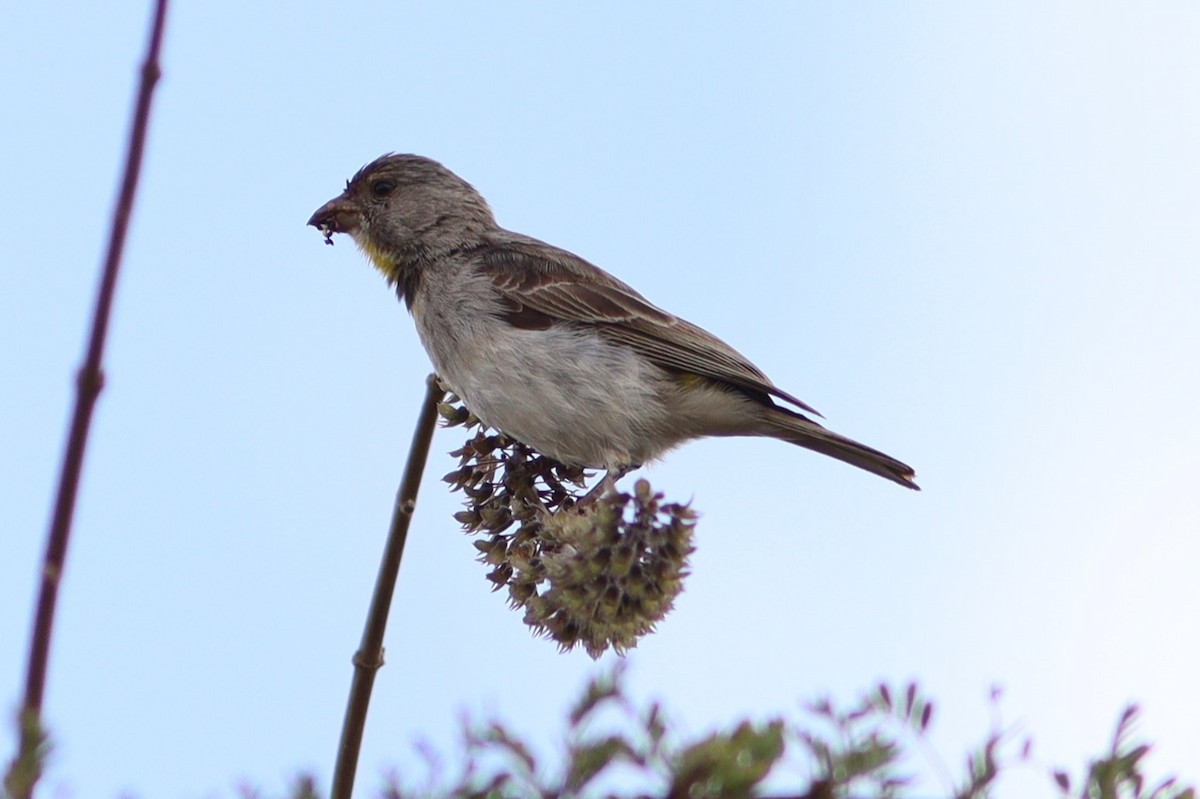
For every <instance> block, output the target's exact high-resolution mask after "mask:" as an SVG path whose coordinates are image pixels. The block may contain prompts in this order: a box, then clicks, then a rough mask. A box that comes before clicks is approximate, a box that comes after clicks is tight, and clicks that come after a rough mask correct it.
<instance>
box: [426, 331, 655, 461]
mask: <svg viewBox="0 0 1200 799" xmlns="http://www.w3.org/2000/svg"><path fill="white" fill-rule="evenodd" d="M489 332H490V333H491V335H488V336H478V337H475V339H474V340H473V341H472V342H470V343H464V345H463V346H459V347H456V348H454V350H452V351H449V352H443V353H437V354H435V353H433V352H432V351H431V352H430V354H431V355H432V356H434V365H435V367H436V368H437V369H438V373H439V375H440V376H441V377H442V379H443V380H445V381H446V382H447V383H448V384H449V385H450V387H451V388H452V389H453V390H454V392H455V393H456V394H458V395H459V396H460V397H462V399H463V402H465V403H466V405H467V407H468V408H469V409H470V410H471V411H472V412H473V413H474V414H475V415H476V416H478V417H479V418H480V419H481V420H482V421H483V422H484V423H485V424H487V425H489V426H491V427H495V428H497V429H499V430H501V431H503V432H504V433H505V434H507V435H509V436H511V437H512V438H515V439H516V440H518V441H520V442H521V443H523V444H526V445H528V446H530V447H533V448H534V449H536V450H537V451H538V452H540V453H542V454H543V455H546V456H548V457H551V458H553V459H555V460H557V461H560V462H562V463H566V464H571V465H576V466H589V467H593V468H606V469H610V468H621V467H626V466H632V465H637V464H641V463H644V462H646V461H648V460H651V459H653V458H655V457H657V456H659V455H661V454H662V453H663V452H664V451H665V450H667V449H669V448H670V447H671V446H673V445H674V444H676V443H678V441H677V440H671V439H670V438H669V437H664V434H663V431H664V430H666V429H667V428H668V424H667V417H668V409H667V408H666V406H665V403H664V401H663V396H664V383H665V382H666V381H668V380H669V378H668V377H667V375H666V373H665V372H663V371H662V370H661V369H659V368H658V367H656V366H654V365H653V364H651V363H649V362H646V361H644V360H642V359H641V358H640V357H639V356H637V355H636V354H635V353H633V352H632V351H630V350H629V349H627V348H625V347H622V346H619V345H614V344H611V343H609V342H607V341H605V340H604V339H603V338H601V336H600V335H599V334H598V333H596V332H594V331H587V330H580V329H578V328H570V327H566V326H561V327H559V326H556V327H551V328H549V329H547V330H521V329H517V328H511V327H508V326H503V327H501V328H500V329H498V330H493V331H489Z"/></svg>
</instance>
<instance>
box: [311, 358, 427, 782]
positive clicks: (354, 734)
mask: <svg viewBox="0 0 1200 799" xmlns="http://www.w3.org/2000/svg"><path fill="white" fill-rule="evenodd" d="M426 384H427V386H428V390H427V391H426V393H425V402H424V404H423V405H422V406H421V413H420V416H418V417H417V427H416V430H414V431H413V440H412V448H411V449H409V452H408V462H407V463H406V464H405V465H404V475H403V477H401V480H400V490H399V492H397V494H396V506H395V508H394V509H393V511H392V526H391V530H390V531H389V532H388V539H387V544H386V545H385V546H384V550H383V558H382V560H381V561H380V563H379V575H378V576H377V577H376V578H375V593H374V594H373V595H372V596H371V607H370V609H369V610H368V612H367V623H366V626H365V627H364V628H363V635H362V642H361V643H360V644H359V647H358V651H357V652H355V653H354V658H353V663H354V679H353V681H352V682H351V683H350V698H349V700H348V701H347V703H346V716H345V719H344V720H343V722H342V739H341V741H340V742H339V743H338V753H337V762H336V764H335V765H334V769H333V786H332V788H331V789H330V794H329V795H330V797H331V799H350V795H351V793H353V791H354V774H355V770H356V769H357V768H358V753H359V749H360V748H361V746H362V736H363V727H364V726H365V725H366V723H367V706H368V705H369V704H370V702H371V688H372V686H373V685H374V684H375V672H377V671H378V670H379V669H380V667H382V666H383V633H384V630H385V629H386V627H387V617H388V610H389V609H390V608H391V605H392V593H393V591H394V590H395V588H396V576H397V574H398V573H399V571H400V558H401V557H402V556H403V554H404V542H405V539H407V537H408V524H409V522H410V521H412V515H413V509H414V508H415V507H416V503H417V490H418V489H419V488H420V487H421V474H422V472H424V470H425V460H426V458H427V457H428V455H429V442H430V440H431V439H432V438H433V430H434V427H435V426H436V425H437V416H438V414H437V406H438V402H439V401H441V399H442V394H443V393H444V392H443V391H442V388H441V386H440V385H439V384H438V381H437V378H436V377H435V376H434V375H430V376H429V378H428V379H427V380H426Z"/></svg>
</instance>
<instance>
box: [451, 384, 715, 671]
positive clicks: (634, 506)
mask: <svg viewBox="0 0 1200 799" xmlns="http://www.w3.org/2000/svg"><path fill="white" fill-rule="evenodd" d="M439 411H440V413H441V415H442V417H443V419H444V420H445V421H446V424H447V425H448V426H458V425H461V426H464V427H466V428H468V429H472V428H476V427H478V428H479V429H478V430H477V431H476V433H475V435H474V437H472V438H471V439H470V440H469V441H467V442H466V444H464V445H463V446H462V447H461V448H460V449H458V450H456V451H454V452H453V453H451V454H452V455H455V456H457V457H458V458H459V467H458V468H457V469H455V470H454V471H452V472H450V473H449V474H448V475H446V476H445V478H443V479H444V480H445V481H446V482H447V483H449V484H450V485H451V486H452V487H453V488H454V490H456V491H462V492H463V493H464V494H466V497H467V500H466V503H465V504H466V510H463V511H460V512H459V513H457V514H455V518H456V519H457V520H458V521H459V522H460V523H461V524H462V525H463V528H464V530H465V531H466V532H468V533H471V534H481V535H483V536H486V538H484V539H482V540H477V541H475V548H476V549H478V550H479V560H480V561H481V562H483V563H486V564H487V565H489V566H490V567H491V571H490V572H489V573H488V579H489V580H491V581H492V583H493V585H494V587H495V589H496V590H499V589H500V588H502V587H507V588H508V596H509V602H510V603H511V605H512V606H513V607H514V608H523V609H524V610H525V623H526V624H528V625H529V626H530V627H532V628H533V629H534V630H535V631H536V632H537V633H539V634H541V635H546V636H548V637H550V638H553V639H554V640H555V641H557V642H558V644H559V646H560V647H561V648H562V649H564V650H567V649H571V648H573V647H575V646H576V645H582V646H583V647H584V649H586V650H587V653H588V654H589V655H591V656H592V657H593V658H595V657H599V656H600V655H601V654H602V653H603V652H604V651H605V650H606V649H609V648H612V649H614V650H616V651H617V652H618V653H621V652H624V651H625V650H626V649H630V648H632V647H634V646H637V641H638V638H640V637H641V636H643V635H645V634H646V633H648V632H650V631H652V630H653V629H654V625H655V623H656V622H658V621H659V620H660V619H662V618H663V617H664V616H666V614H667V613H668V612H669V611H670V610H671V607H672V605H673V603H674V600H675V597H676V596H678V595H679V592H680V591H682V590H683V578H684V577H685V576H686V574H687V559H688V556H689V555H690V554H691V553H692V551H693V546H692V531H693V528H694V527H695V525H696V514H695V512H694V511H692V510H691V508H690V507H688V506H687V505H683V504H678V503H663V502H662V501H661V500H662V494H657V493H654V491H653V490H652V489H651V488H650V484H649V483H648V482H646V481H645V480H638V481H637V483H636V484H635V485H634V490H633V493H632V494H627V493H619V492H616V491H615V490H610V491H609V492H608V493H606V494H603V495H600V496H599V497H596V498H595V499H594V500H592V501H589V502H582V503H581V501H580V500H581V498H582V497H583V492H584V490H585V488H586V483H587V479H588V477H589V476H590V475H589V474H588V473H587V472H586V471H585V470H583V469H580V468H577V467H570V466H564V465H563V464H561V463H558V462H557V461H553V460H551V459H550V458H547V457H545V456H544V455H540V454H538V453H537V452H535V451H534V450H532V449H530V448H529V447H526V446H525V445H523V444H521V443H519V442H517V441H513V440H512V439H510V438H508V437H506V436H504V435H501V434H499V433H494V432H491V433H489V432H488V431H487V430H486V429H484V428H483V427H482V425H480V423H479V420H478V419H476V418H475V417H474V416H472V415H471V414H470V412H469V411H468V410H467V409H466V408H465V407H463V406H462V405H461V404H459V403H458V401H457V398H453V397H452V398H450V400H449V401H447V402H444V403H442V404H441V405H440V406H439ZM514 527H515V529H513V528H514Z"/></svg>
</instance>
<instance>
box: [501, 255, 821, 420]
mask: <svg viewBox="0 0 1200 799" xmlns="http://www.w3.org/2000/svg"><path fill="white" fill-rule="evenodd" d="M480 254H481V255H482V259H481V261H482V267H483V271H484V272H485V273H486V274H487V275H488V276H489V277H490V278H491V279H492V281H493V283H494V285H495V286H496V289H497V291H499V292H500V294H501V295H502V296H503V298H504V303H505V307H506V313H505V318H506V319H508V320H509V321H510V322H511V323H512V324H514V325H516V326H518V327H524V328H542V329H544V328H545V327H548V326H549V325H550V324H551V323H552V320H559V321H564V322H579V323H581V324H590V325H595V326H596V328H597V330H599V332H600V333H601V335H604V336H607V337H608V338H610V339H611V340H612V341H615V342H619V343H621V344H624V345H625V346H627V347H630V348H631V349H633V350H635V351H637V352H639V353H641V354H642V355H644V356H646V357H647V358H649V359H650V360H651V361H653V362H654V363H656V364H658V365H659V366H661V367H663V368H665V369H671V370H674V371H680V372H691V373H693V374H698V375H702V376H704V377H709V378H712V379H714V380H721V381H724V382H727V383H732V384H733V385H735V386H739V387H741V388H745V389H749V390H750V391H757V392H763V393H766V394H772V395H774V396H776V397H779V398H780V399H783V400H786V401H788V402H790V403H793V404H794V405H796V406H797V407H799V408H802V409H804V410H806V411H808V412H809V413H813V414H816V415H817V416H820V415H821V414H820V413H818V412H817V411H816V410H815V409H813V408H811V407H809V406H808V405H807V404H805V403H804V402H802V401H800V400H799V399H797V398H796V397H793V396H792V395H791V394H788V393H787V392H786V391H783V390H781V389H779V388H777V387H776V386H775V384H774V383H772V382H771V380H770V378H768V377H767V376H766V375H765V374H763V372H762V371H761V370H760V369H759V368H758V367H756V366H755V365H754V364H752V363H750V361H748V360H747V359H746V358H745V357H744V356H742V355H741V353H739V352H738V351H737V350H735V349H733V348H732V347H730V346H729V345H728V344H726V343H725V342H723V341H721V340H720V339H719V338H717V337H716V336H714V335H712V334H711V333H709V332H708V331H706V330H704V329H702V328H700V327H697V326H696V325H693V324H691V323H690V322H687V321H684V320H683V319H680V318H678V317H676V316H672V315H671V314H669V313H667V312H666V311H664V310H662V309H661V308H657V307H655V306H654V305H652V304H651V303H650V302H649V301H647V300H646V298H645V297H643V296H642V295H641V294H639V293H638V292H637V291H635V290H634V289H632V288H630V287H629V286H627V285H626V284H624V283H622V282H621V281H619V280H617V279H616V278H615V277H613V276H612V275H609V274H608V273H607V272H604V271H603V270H601V269H599V268H598V267H595V266H593V265H592V264H590V263H588V262H587V261H584V260H583V259H582V258H579V257H578V256H575V255H572V254H571V253H569V252H566V251H565V250H559V249H557V248H554V247H551V246H549V245H546V244H542V243H541V242H538V241H534V240H529V239H525V238H524V237H520V238H517V237H515V235H514V239H510V240H506V241H503V242H496V243H494V244H493V245H492V246H489V247H487V248H485V249H483V251H482V252H481V253H480Z"/></svg>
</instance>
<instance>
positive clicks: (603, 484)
mask: <svg viewBox="0 0 1200 799" xmlns="http://www.w3.org/2000/svg"><path fill="white" fill-rule="evenodd" d="M639 466H641V464H640V463H635V464H633V465H631V466H621V467H618V468H616V469H609V470H608V471H607V472H606V473H605V475H604V479H603V480H601V481H600V482H599V483H597V484H596V487H595V488H593V489H592V490H591V491H589V492H587V493H586V494H584V495H583V499H581V500H579V501H578V502H576V503H575V507H576V508H586V507H587V506H588V505H591V504H592V503H593V502H595V501H596V500H598V499H600V497H602V496H604V495H605V494H607V493H608V492H609V491H610V490H611V491H615V490H616V488H617V481H618V480H620V479H621V478H622V477H624V476H625V475H627V474H629V473H630V472H632V471H633V470H634V469H636V468H638V467H639Z"/></svg>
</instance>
